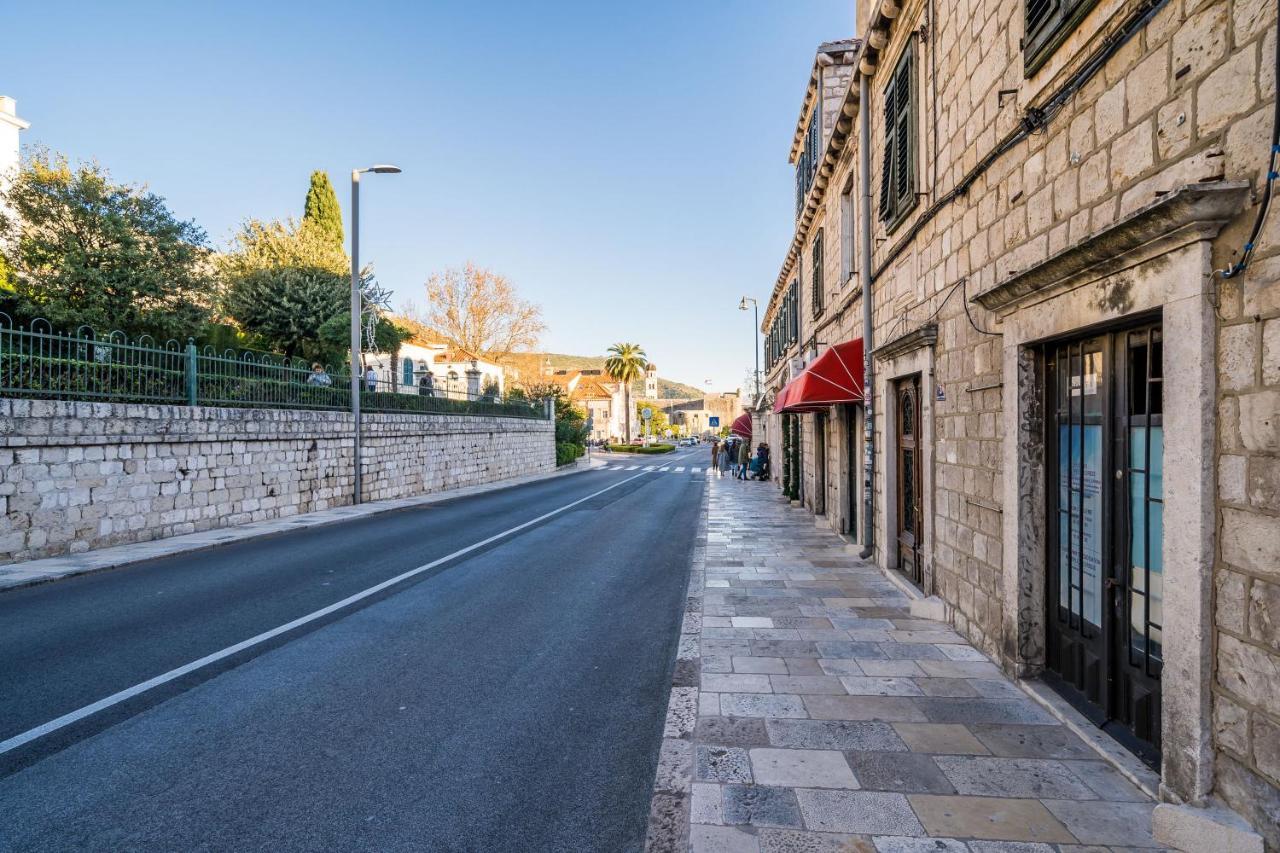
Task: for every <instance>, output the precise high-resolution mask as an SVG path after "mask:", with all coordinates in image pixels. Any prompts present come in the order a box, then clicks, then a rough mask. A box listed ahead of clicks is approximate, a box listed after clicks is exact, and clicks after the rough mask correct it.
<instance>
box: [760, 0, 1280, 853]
mask: <svg viewBox="0 0 1280 853" xmlns="http://www.w3.org/2000/svg"><path fill="white" fill-rule="evenodd" d="M1046 10H1048V11H1046ZM1276 14H1277V10H1276V4H1275V3H1274V2H1265V1H1264V0H1198V2H1197V0H1077V2H1064V3H1060V4H1040V3H1030V2H1028V1H1027V0H959V2H956V3H951V4H940V3H936V2H933V0H908V2H897V0H881V2H878V3H872V4H858V10H857V31H858V32H859V33H860V34H862V35H863V36H864V38H863V40H862V41H860V42H856V43H853V44H855V45H856V46H855V47H853V48H852V49H851V51H850V52H852V53H853V54H855V55H854V56H845V55H844V54H841V55H840V56H839V57H838V59H835V60H834V61H835V62H838V63H840V64H841V66H846V65H847V66H848V67H850V68H853V69H856V73H853V74H852V75H850V76H849V77H848V78H847V79H848V81H849V82H848V85H846V86H845V87H844V90H843V93H842V94H841V96H840V97H839V98H838V99H829V98H828V97H826V95H825V93H824V97H823V98H822V99H821V101H822V107H821V109H822V113H823V115H824V116H825V115H830V116H831V120H830V125H829V127H828V132H827V134H826V135H825V136H824V138H823V139H822V141H821V143H820V146H819V152H818V155H817V160H816V162H817V164H818V165H817V166H816V167H813V166H811V165H810V164H811V163H812V162H813V160H812V159H811V158H810V159H804V158H798V157H797V156H796V150H795V148H794V147H793V151H792V155H793V161H794V162H797V165H798V166H800V167H809V168H815V169H816V171H815V175H816V176H817V177H816V179H814V180H812V181H811V183H810V185H809V186H808V187H806V189H805V197H804V199H803V201H802V202H801V203H800V204H798V206H797V226H796V232H795V235H794V239H793V242H792V245H791V248H790V250H789V251H788V254H787V257H786V258H785V260H784V263H783V266H782V270H781V272H780V274H779V276H778V279H777V281H776V283H775V286H774V290H773V294H772V297H771V299H770V302H769V306H768V309H767V310H766V312H765V315H764V322H763V325H762V331H763V332H764V333H765V334H766V335H767V336H768V338H769V343H768V347H767V353H766V363H767V365H768V371H767V378H768V382H767V385H768V390H769V394H767V395H766V404H767V406H766V407H765V408H766V411H762V412H761V413H760V419H761V421H762V425H763V427H764V429H765V431H766V433H767V435H768V436H769V440H770V441H771V443H773V444H774V445H775V446H776V447H781V446H782V445H783V444H784V443H785V444H786V445H787V446H788V449H790V448H791V447H792V446H793V445H794V446H798V452H794V451H793V457H794V462H793V466H792V470H793V471H794V472H795V476H794V477H792V478H789V479H788V480H787V481H786V482H784V483H780V485H782V486H785V487H787V488H788V489H789V491H790V492H791V494H790V495H788V496H789V497H791V498H793V499H794V500H798V501H800V502H802V503H803V504H804V505H805V506H807V507H809V508H811V509H812V510H814V511H816V512H819V513H822V514H824V515H826V516H827V519H828V523H829V524H831V526H832V527H833V528H834V529H836V530H837V531H838V532H841V533H845V534H846V535H849V536H850V538H851V539H852V540H853V541H856V542H859V543H861V544H863V545H864V546H866V547H868V549H869V551H870V553H871V554H872V555H873V557H874V559H875V560H876V561H877V562H878V563H879V564H880V565H881V566H882V567H883V568H885V569H886V570H887V571H889V572H890V573H895V576H899V577H900V578H901V579H903V580H905V581H907V582H909V583H910V584H911V585H912V586H913V588H915V589H916V590H917V591H918V594H919V595H920V596H921V599H922V601H923V602H926V603H927V602H929V600H930V599H932V600H933V601H934V602H936V612H940V613H942V614H944V615H945V617H946V618H947V619H948V620H949V621H951V622H952V623H953V624H954V625H955V626H956V627H957V628H958V629H959V630H960V631H962V632H963V633H964V634H965V635H966V636H967V637H968V638H969V639H970V640H971V641H972V642H974V644H975V645H977V646H979V647H980V648H982V649H983V650H984V651H986V652H987V653H988V654H990V655H991V656H992V658H993V659H994V660H996V661H998V662H999V663H1000V664H1001V665H1002V666H1003V667H1005V668H1006V669H1007V670H1008V671H1010V672H1012V673H1015V674H1017V675H1020V676H1024V677H1028V678H1033V677H1034V678H1041V679H1043V680H1044V681H1045V682H1046V683H1047V684H1048V685H1050V686H1051V687H1053V688H1054V689H1055V690H1056V691H1058V692H1059V693H1060V694H1061V695H1062V696H1064V697H1065V698H1067V699H1068V700H1069V701H1070V702H1071V703H1072V704H1074V705H1075V706H1076V707H1077V708H1079V709H1080V710H1081V711H1082V712H1083V713H1084V714H1085V715H1086V716H1087V717H1089V718H1091V719H1092V720H1094V721H1095V722H1096V723H1097V724H1098V725H1100V726H1102V727H1103V729H1104V730H1105V731H1107V732H1109V733H1111V734H1113V736H1114V737H1115V738H1116V739H1117V740H1118V741H1120V742H1121V743H1122V744H1123V745H1124V746H1126V747H1127V748H1129V749H1131V750H1132V751H1133V752H1134V753H1136V754H1137V755H1139V756H1140V757H1142V758H1143V759H1144V760H1146V761H1147V762H1148V763H1149V764H1150V765H1151V766H1152V767H1153V768H1154V769H1156V770H1157V771H1158V772H1159V774H1160V786H1161V795H1162V798H1163V799H1165V800H1166V801H1167V802H1169V803H1171V804H1178V803H1186V804H1191V805H1196V806H1199V805H1204V804H1218V805H1221V804H1225V805H1226V806H1227V807H1229V808H1230V809H1233V810H1234V811H1235V812H1236V813H1237V814H1238V815H1240V816H1242V817H1243V818H1244V819H1245V820H1246V821H1247V822H1248V824H1250V825H1251V826H1252V827H1253V828H1254V830H1255V831H1257V832H1258V833H1260V834H1261V835H1262V836H1263V837H1264V838H1265V840H1266V844H1267V845H1268V848H1269V849H1272V850H1276V849H1280V752H1277V747H1276V743H1277V738H1276V734H1277V727H1278V726H1280V586H1278V582H1280V283H1278V282H1277V279H1278V278H1280V214H1278V213H1276V212H1272V214H1271V216H1269V217H1266V218H1264V219H1262V220H1261V222H1262V225H1261V231H1260V232H1259V233H1258V235H1257V237H1256V238H1254V237H1252V236H1251V235H1252V233H1253V229H1254V227H1255V223H1256V222H1258V221H1259V217H1260V213H1261V211H1262V208H1263V207H1264V205H1263V204H1262V202H1263V199H1264V193H1265V191H1266V189H1267V185H1268V183H1269V179H1268V171H1269V169H1270V168H1275V167H1273V166H1269V163H1270V158H1271V155H1272V146H1273V144H1274V142H1273V137H1274V133H1275V115H1276V112H1275V98H1276V82H1275V69H1276V64H1277V58H1276V57H1277V53H1276V50H1277V46H1276V27H1277V21H1276ZM823 48H826V46H825V45H824V46H823ZM825 55H826V56H827V57H828V58H830V53H829V52H828V53H827V54H825ZM823 61H824V50H823V49H820V51H819V62H818V63H815V71H816V69H818V68H819V67H821V66H822V63H823ZM860 78H861V79H860ZM862 90H865V91H866V93H867V103H865V104H864V103H861V100H862V98H861V95H860V91H862ZM814 92H815V87H814V85H813V82H812V81H811V85H810V88H809V92H808V93H807V94H806V97H805V104H806V110H812V109H813V105H814V104H815V103H816V102H817V101H818V100H819V99H818V98H816V97H815V95H814ZM864 110H865V118H866V119H867V120H868V122H869V134H868V135H867V136H866V137H865V138H864V137H862V136H861V135H860V133H859V129H858V125H859V123H860V122H861V120H862V119H863V118H864V113H863V111H864ZM806 120H807V118H806V116H804V115H802V120H801V124H802V125H804V124H805V122H806ZM798 132H799V131H798ZM864 146H865V148H866V150H867V154H868V159H869V167H870V168H869V173H870V180H869V181H867V182H863V181H862V180H861V177H860V170H859V168H858V166H859V155H860V151H861V148H862V147H864ZM864 192H866V193H868V194H869V196H870V198H869V204H868V206H869V208H870V216H869V217H865V222H866V224H869V226H870V234H869V240H868V241H867V243H868V244H869V247H870V252H869V254H870V258H871V263H870V267H869V268H867V269H864V268H863V266H862V265H861V264H860V263H859V260H858V259H859V257H860V256H861V253H860V252H859V251H857V250H851V251H850V252H849V253H848V260H847V261H846V254H845V252H844V251H843V249H844V245H845V240H846V235H854V236H853V237H852V238H851V239H852V241H853V242H854V243H859V242H860V240H861V232H860V228H861V226H862V225H863V224H864V219H863V217H862V216H861V215H860V214H861V205H860V204H859V201H860V200H861V196H862V193H864ZM1250 243H1252V244H1253V246H1252V252H1251V255H1248V256H1247V255H1246V254H1245V252H1246V245H1247V244H1250ZM815 245H819V246H820V248H817V249H815ZM837 245H839V246H840V249H841V250H840V251H836V250H835V249H834V247H835V246H837ZM1246 258H1247V260H1248V263H1247V266H1246V267H1245V268H1244V269H1242V270H1241V269H1238V268H1237V267H1235V266H1234V265H1236V264H1239V263H1240V262H1241V261H1244V260H1246ZM816 271H820V272H821V274H820V275H818V274H815V272H816ZM849 274H851V275H852V279H850V277H849ZM815 285H816V286H815ZM868 286H869V292H870V294H871V303H872V307H873V312H872V315H873V321H872V330H871V335H870V336H869V338H867V336H866V335H865V333H864V331H863V326H862V322H861V300H862V298H863V297H862V293H861V291H862V288H863V287H868ZM864 338H867V339H865V340H864ZM855 340H860V341H861V342H862V344H863V346H864V348H865V350H866V351H868V352H870V353H871V361H872V366H873V368H874V383H873V385H872V387H871V388H870V389H869V392H870V393H859V394H856V395H847V396H846V397H845V398H844V399H843V400H842V401H841V402H839V403H837V404H835V405H830V406H826V407H809V408H808V409H804V408H801V409H800V411H799V412H798V413H775V412H773V411H772V406H773V405H774V404H775V403H776V400H777V399H778V397H779V396H783V397H784V398H785V396H786V395H785V394H784V392H785V390H786V388H787V383H788V382H790V381H792V380H794V379H796V378H797V377H801V376H803V374H804V371H805V370H806V366H807V365H812V364H813V362H814V361H815V360H816V359H819V358H820V357H821V356H822V354H823V353H824V352H825V351H826V350H828V349H830V348H833V347H836V346H838V345H840V344H842V343H846V342H853V341H855ZM859 391H860V392H861V389H859ZM862 398H866V399H862ZM864 410H866V411H870V412H871V421H872V426H873V428H874V430H873V433H872V434H871V442H870V444H871V450H872V453H871V454H870V455H869V456H867V455H865V449H866V445H865V443H864V435H863V431H862V423H861V413H862V412H863V411H864ZM775 458H777V454H775ZM865 466H870V467H871V468H872V469H873V471H874V475H873V477H872V478H871V480H872V484H873V500H872V510H873V511H872V516H871V518H872V521H873V524H872V526H871V530H870V534H871V535H870V537H869V539H870V541H867V539H868V537H867V536H866V535H865V533H864V532H863V528H862V525H861V523H860V521H861V520H864V519H862V514H863V512H864V505H863V504H862V503H861V502H860V501H859V500H857V499H856V496H855V495H854V494H853V492H855V491H857V490H858V489H859V488H860V485H861V483H862V481H863V477H864V476H865V474H866V471H865V470H864V468H865ZM775 470H779V471H783V470H784V468H783V467H782V466H779V465H778V464H776V463H775ZM784 473H785V471H784ZM855 515H856V518H855ZM1161 813H1162V812H1161V811H1158V812H1157V815H1158V816H1159V815H1160V814H1161ZM1164 814H1166V815H1174V814H1175V812H1174V811H1173V810H1172V809H1170V810H1168V811H1165V812H1164ZM1177 814H1178V815H1180V817H1177V818H1174V817H1169V818H1168V821H1167V823H1166V825H1165V826H1164V827H1162V826H1161V825H1160V822H1161V820H1162V819H1161V818H1159V817H1158V818H1157V824H1158V825H1157V834H1158V836H1160V835H1161V833H1163V834H1164V835H1163V837H1164V839H1165V842H1166V843H1169V844H1171V845H1174V846H1178V845H1182V844H1185V843H1187V842H1186V841H1185V833H1183V834H1182V835H1179V832H1183V830H1181V829H1178V827H1184V828H1185V826H1186V825H1188V824H1187V822H1186V821H1185V820H1184V819H1183V818H1184V817H1185V813H1183V812H1178V813H1177ZM1197 819H1199V818H1198V817H1197Z"/></svg>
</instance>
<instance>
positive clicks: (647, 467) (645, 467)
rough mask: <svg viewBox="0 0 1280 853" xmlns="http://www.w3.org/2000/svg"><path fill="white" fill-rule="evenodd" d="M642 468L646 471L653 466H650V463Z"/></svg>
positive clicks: (650, 469)
mask: <svg viewBox="0 0 1280 853" xmlns="http://www.w3.org/2000/svg"><path fill="white" fill-rule="evenodd" d="M644 470H646V471H652V470H653V466H652V465H646V466H644Z"/></svg>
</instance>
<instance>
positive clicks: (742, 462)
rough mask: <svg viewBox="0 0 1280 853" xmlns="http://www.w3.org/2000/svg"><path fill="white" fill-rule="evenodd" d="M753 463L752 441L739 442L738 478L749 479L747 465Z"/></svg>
mask: <svg viewBox="0 0 1280 853" xmlns="http://www.w3.org/2000/svg"><path fill="white" fill-rule="evenodd" d="M749 464H751V443H750V442H748V441H740V442H738V479H739V480H745V479H747V466H748V465H749Z"/></svg>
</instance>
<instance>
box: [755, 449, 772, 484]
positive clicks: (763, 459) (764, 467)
mask: <svg viewBox="0 0 1280 853" xmlns="http://www.w3.org/2000/svg"><path fill="white" fill-rule="evenodd" d="M756 462H757V463H758V465H759V469H758V470H757V472H756V479H757V480H760V481H762V482H763V481H764V480H767V479H769V476H770V471H769V445H767V444H765V443H764V442H763V441H762V442H760V446H759V447H757V448H756Z"/></svg>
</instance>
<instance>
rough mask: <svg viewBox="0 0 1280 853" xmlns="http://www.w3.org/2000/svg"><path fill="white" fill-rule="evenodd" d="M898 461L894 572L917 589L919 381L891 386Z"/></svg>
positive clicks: (909, 380)
mask: <svg viewBox="0 0 1280 853" xmlns="http://www.w3.org/2000/svg"><path fill="white" fill-rule="evenodd" d="M894 390H895V395H894V396H895V406H896V407H897V408H896V412H895V414H896V421H897V441H896V452H897V459H898V494H897V502H898V570H899V571H901V572H902V573H903V574H904V575H906V576H907V577H908V578H910V580H911V582H912V583H914V584H916V585H917V586H919V585H920V582H921V571H920V540H921V538H922V536H921V528H922V518H921V511H920V510H921V506H920V505H921V500H920V491H921V483H920V447H921V441H920V377H919V376H918V375H916V376H912V377H910V378H908V379H900V380H898V381H897V382H896V383H895V385H894Z"/></svg>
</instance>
